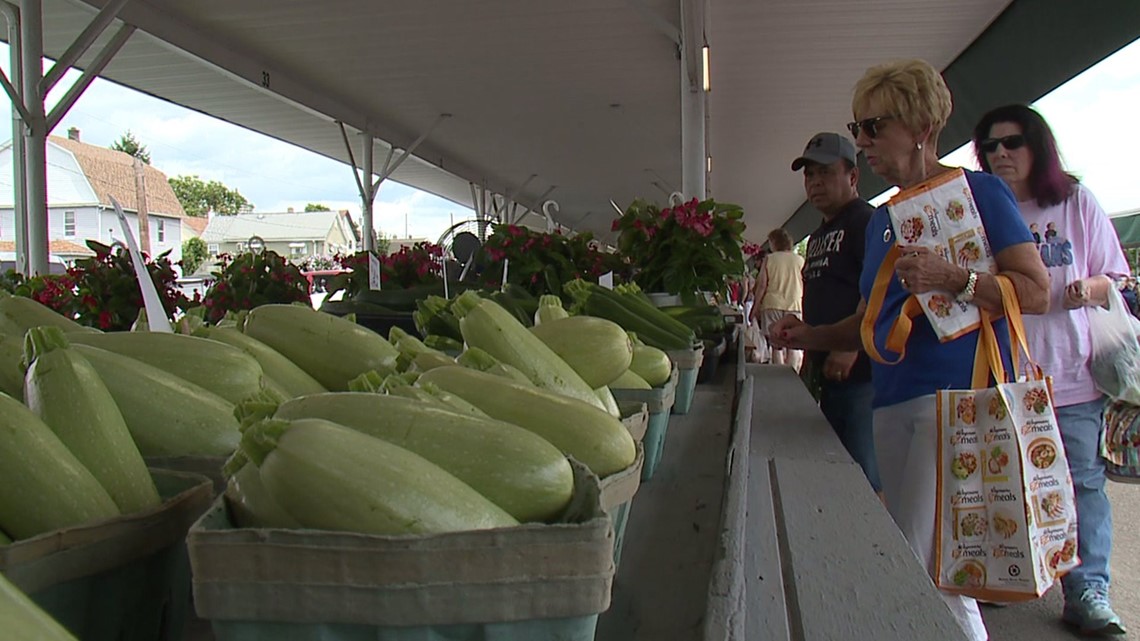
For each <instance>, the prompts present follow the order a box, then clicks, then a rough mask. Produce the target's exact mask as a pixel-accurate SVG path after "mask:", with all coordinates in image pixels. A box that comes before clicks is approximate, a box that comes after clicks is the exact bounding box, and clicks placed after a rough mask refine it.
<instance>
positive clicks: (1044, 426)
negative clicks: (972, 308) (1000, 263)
mask: <svg viewBox="0 0 1140 641" xmlns="http://www.w3.org/2000/svg"><path fill="white" fill-rule="evenodd" d="M998 283H999V285H1000V287H1001V291H1002V302H1003V305H1004V307H1005V315H1006V319H1007V322H1008V326H1009V333H1010V345H1011V347H1012V349H1013V350H1014V358H1013V359H1012V362H1013V363H1014V370H1013V372H1012V376H1007V372H1006V369H1005V367H1004V364H1003V362H1002V358H1001V352H1000V348H999V346H998V341H997V336H996V334H995V331H994V328H993V324H992V318H991V316H990V314H988V313H987V312H986V311H985V310H980V314H981V328H980V331H981V335H980V336H979V340H978V349H977V353H976V356H975V363H974V376H973V383H972V389H963V390H939V391H938V393H937V408H938V418H937V429H938V483H937V487H938V492H937V500H938V507H937V511H936V517H935V518H936V526H935V543H934V551H935V563H934V581H935V584H936V585H937V586H938V587H939V588H940V589H942V590H944V591H947V592H953V593H957V594H963V595H965V596H970V597H975V598H980V599H985V600H989V601H1006V602H1008V601H1024V600H1029V599H1035V598H1038V597H1040V596H1041V595H1043V594H1044V593H1045V592H1046V591H1047V590H1049V588H1050V587H1052V585H1053V583H1054V582H1055V581H1056V579H1057V577H1059V576H1060V575H1062V574H1064V573H1065V572H1067V571H1068V570H1070V569H1072V568H1073V567H1075V566H1076V565H1077V564H1078V563H1079V560H1078V558H1077V518H1076V503H1075V499H1074V495H1073V482H1072V476H1071V475H1070V473H1069V466H1068V461H1067V459H1066V458H1065V449H1064V445H1063V444H1062V441H1061V432H1060V429H1059V427H1058V425H1057V417H1056V414H1055V413H1054V407H1053V400H1052V391H1051V387H1050V379H1048V378H1047V377H1046V376H1044V374H1043V372H1041V370H1040V368H1039V367H1037V366H1036V365H1035V364H1034V361H1033V359H1032V355H1031V354H1029V350H1028V346H1027V344H1026V340H1025V329H1024V326H1023V324H1022V320H1021V311H1020V309H1019V305H1018V302H1017V294H1016V292H1015V290H1014V288H1013V284H1012V282H1010V281H1009V279H1007V278H1006V277H1004V276H998ZM1019 348H1020V349H1021V350H1022V352H1023V353H1024V354H1025V359H1026V361H1027V362H1028V363H1030V366H1029V368H1028V370H1029V371H1027V372H1026V377H1025V378H1022V377H1021V373H1020V372H1019V371H1018V369H1019V368H1018V365H1017V363H1018V362H1019V358H1018V353H1017V350H1018V349H1019ZM991 375H992V377H993V380H994V381H995V382H996V383H995V384H994V385H990V383H989V380H990V377H991Z"/></svg>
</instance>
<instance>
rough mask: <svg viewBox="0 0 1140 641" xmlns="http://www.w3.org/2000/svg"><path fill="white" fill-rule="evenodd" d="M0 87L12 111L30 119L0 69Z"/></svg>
mask: <svg viewBox="0 0 1140 641" xmlns="http://www.w3.org/2000/svg"><path fill="white" fill-rule="evenodd" d="M9 37H11V29H9ZM12 51H15V49H12ZM13 69H15V67H13ZM17 82H19V81H17ZM0 85H2V86H3V87H4V93H6V94H8V99H9V100H11V101H12V109H15V110H16V114H17V115H18V116H20V117H21V118H23V119H25V120H27V119H28V118H31V114H29V113H28V109H27V107H25V106H24V100H23V98H21V97H20V94H19V92H18V91H17V90H16V88H15V87H13V86H12V83H11V81H9V80H8V74H6V73H4V70H2V69H0ZM13 131H15V130H13Z"/></svg>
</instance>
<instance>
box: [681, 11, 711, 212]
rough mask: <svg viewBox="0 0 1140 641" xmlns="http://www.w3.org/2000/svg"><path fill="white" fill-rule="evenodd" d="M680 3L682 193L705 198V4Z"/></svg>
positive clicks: (687, 196) (690, 196) (686, 196)
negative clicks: (703, 51) (703, 59)
mask: <svg viewBox="0 0 1140 641" xmlns="http://www.w3.org/2000/svg"><path fill="white" fill-rule="evenodd" d="M680 2H681V61H680V63H681V64H680V67H681V68H680V72H681V192H682V193H683V194H684V196H685V198H697V199H700V200H704V198H705V191H706V189H705V177H706V160H705V159H706V157H707V147H706V142H705V136H706V131H705V105H706V103H707V100H706V96H705V91H704V88H703V84H704V71H703V66H704V65H703V62H702V55H701V53H702V49H703V48H704V45H705V33H704V11H703V6H704V3H703V2H700V0H680Z"/></svg>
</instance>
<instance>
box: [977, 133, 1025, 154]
mask: <svg viewBox="0 0 1140 641" xmlns="http://www.w3.org/2000/svg"><path fill="white" fill-rule="evenodd" d="M998 145H1001V146H1002V147H1005V150H1006V151H1013V150H1014V149H1021V148H1022V147H1024V146H1025V136H1023V135H1021V134H1014V135H1012V136H1003V137H1001V138H986V139H985V140H983V141H982V142H980V143H978V146H979V147H981V148H982V153H987V154H992V153H994V152H995V151H997V148H998Z"/></svg>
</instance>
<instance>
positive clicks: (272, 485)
mask: <svg viewBox="0 0 1140 641" xmlns="http://www.w3.org/2000/svg"><path fill="white" fill-rule="evenodd" d="M241 447H242V451H244V452H245V453H246V455H247V456H248V457H249V458H250V460H251V461H253V463H254V464H255V465H257V468H258V473H259V476H260V479H261V483H262V485H263V486H264V487H265V489H266V491H267V492H268V493H269V495H270V496H271V497H273V499H274V500H275V501H276V502H277V503H278V504H279V505H280V506H281V507H282V508H283V509H284V510H285V512H286V513H288V514H289V515H290V516H292V517H293V518H295V519H297V521H298V522H300V523H301V525H302V526H304V527H306V528H315V529H321V530H339V531H347V532H360V533H363V534H381V535H385V534H387V535H398V534H435V533H440V532H456V531H464V530H479V529H488V528H499V527H510V526H513V525H517V524H518V521H516V520H515V519H514V518H513V517H511V515H510V514H507V513H506V512H505V511H503V509H502V508H500V507H498V506H497V505H495V504H494V503H492V502H491V501H490V500H489V499H487V498H486V497H484V496H483V495H481V494H479V493H478V492H476V491H475V490H473V489H471V486H469V485H467V484H466V483H464V482H463V481H460V480H459V479H457V478H455V477H454V476H453V475H451V474H448V473H447V472H445V471H444V470H442V469H441V468H440V467H439V466H438V465H435V464H434V463H432V462H430V461H428V460H427V459H425V458H423V457H422V456H420V455H418V454H414V453H412V452H410V451H408V450H406V449H404V448H402V447H399V446H396V445H392V444H391V443H388V442H387V441H384V440H383V439H379V438H375V437H373V436H368V435H367V434H363V433H361V432H358V431H356V430H353V429H349V428H347V427H343V426H341V425H337V424H336V423H331V422H329V421H325V420H321V419H299V420H296V421H279V420H270V421H262V422H260V423H257V424H255V425H252V426H250V428H249V429H247V430H246V431H245V433H244V434H243V435H242V446H241Z"/></svg>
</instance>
